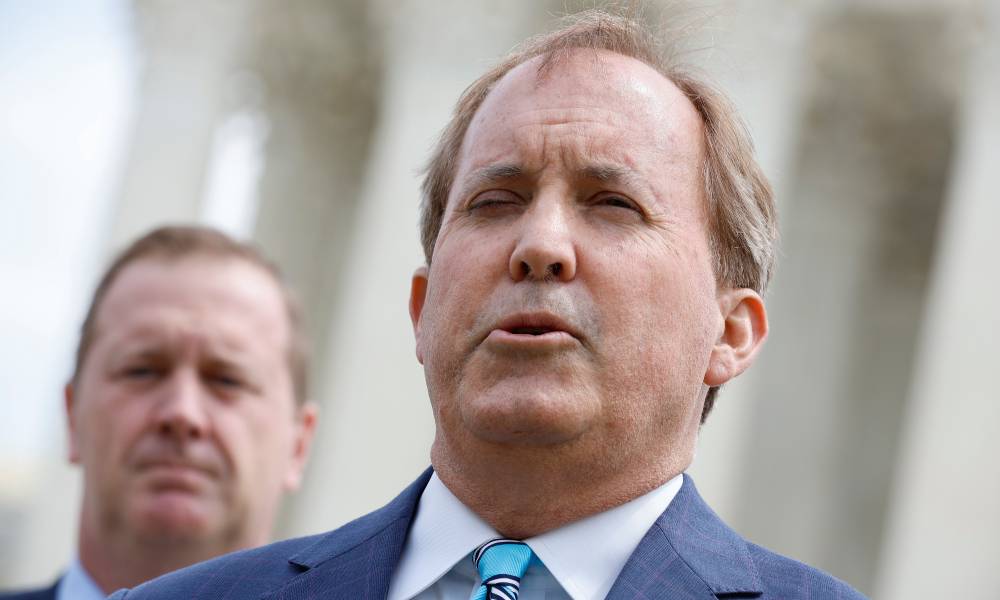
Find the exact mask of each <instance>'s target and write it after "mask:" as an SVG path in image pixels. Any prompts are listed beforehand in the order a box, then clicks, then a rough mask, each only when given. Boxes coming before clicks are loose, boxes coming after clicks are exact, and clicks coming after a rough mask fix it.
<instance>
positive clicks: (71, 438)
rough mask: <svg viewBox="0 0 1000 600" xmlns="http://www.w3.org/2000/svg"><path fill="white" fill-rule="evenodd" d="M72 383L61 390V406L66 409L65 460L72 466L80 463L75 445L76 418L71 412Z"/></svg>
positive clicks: (77, 447) (78, 447)
mask: <svg viewBox="0 0 1000 600" xmlns="http://www.w3.org/2000/svg"><path fill="white" fill-rule="evenodd" d="M73 400H74V398H73V382H69V383H67V384H66V386H65V387H64V388H63V406H64V407H65V409H66V447H67V458H68V459H69V462H71V463H73V464H79V463H80V445H79V444H78V443H77V435H78V434H77V432H76V416H75V413H74V412H73Z"/></svg>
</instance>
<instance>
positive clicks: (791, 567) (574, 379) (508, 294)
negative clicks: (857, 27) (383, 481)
mask: <svg viewBox="0 0 1000 600" xmlns="http://www.w3.org/2000/svg"><path fill="white" fill-rule="evenodd" d="M655 48H656V40H655V39H653V37H652V36H651V35H650V34H648V33H646V32H645V30H643V29H642V28H641V27H640V26H639V25H638V24H637V23H635V22H633V21H630V20H629V19H626V18H622V17H618V16H614V15H609V14H607V13H603V12H599V11H591V12H587V13H584V14H582V15H579V16H577V17H575V18H574V19H573V20H572V21H570V22H569V24H567V25H566V26H565V27H563V28H562V29H560V30H559V31H556V32H554V33H551V34H548V35H546V36H543V37H541V38H538V39H534V40H531V41H529V42H528V43H527V44H525V45H524V46H523V47H522V48H521V49H519V50H518V51H516V52H515V53H514V54H512V55H511V56H509V57H508V58H507V59H505V60H504V61H503V62H502V63H501V64H500V65H499V66H497V67H496V68H494V69H493V70H491V71H490V72H489V73H487V74H486V75H484V76H483V77H481V78H480V79H479V80H477V81H476V82H474V83H473V84H472V86H470V88H469V89H468V90H466V92H465V94H464V95H463V96H462V98H461V100H460V101H459V103H458V106H457V108H456V112H455V115H454V117H453V119H452V121H451V122H450V123H449V125H448V126H447V127H446V129H445V132H444V134H443V136H442V139H441V140H440V142H439V144H438V146H437V149H436V151H435V153H434V156H433V158H432V161H431V163H430V166H429V169H428V173H427V177H426V180H425V182H424V186H423V191H424V203H423V207H422V210H423V213H422V241H423V244H424V251H425V254H426V259H427V265H426V266H425V267H422V268H421V269H419V270H418V271H417V272H416V274H415V275H414V277H413V280H412V287H411V296H410V314H411V317H412V320H413V326H414V332H415V337H416V354H417V358H418V360H419V361H420V362H421V363H422V364H423V366H424V370H425V376H426V380H427V388H428V392H429V396H430V399H431V405H432V410H433V412H434V417H435V422H436V435H435V440H434V444H433V447H432V450H431V462H432V464H433V470H429V471H428V472H426V473H424V474H423V475H422V476H421V477H420V478H419V479H418V480H417V481H416V482H415V483H414V484H412V485H411V486H410V487H409V488H408V489H407V490H405V491H404V492H403V493H402V494H401V495H400V496H399V497H397V498H396V499H395V500H394V501H393V502H391V503H390V504H389V505H387V506H386V507H384V508H382V509H381V510H379V511H376V512H374V513H372V514H369V515H367V516H365V517H362V518H360V519H358V520H356V521H354V522H352V523H349V524H348V525H346V526H344V527H342V528H340V529H338V530H336V531H333V532H330V533H327V534H324V535H319V536H315V537H311V538H304V539H298V540H291V541H286V542H281V543H278V544H274V545H271V546H268V547H266V548H263V549H259V550H253V551H248V552H242V553H238V554H235V555H231V556H228V557H224V558H221V559H217V560H213V561H210V562H208V563H204V564H201V565H197V566H195V567H192V568H190V569H186V570H184V571H181V572H179V573H174V574H171V575H167V576H165V577H163V578H160V579H158V580H156V581H154V582H151V583H148V584H145V585H143V586H140V587H139V588H137V589H135V590H134V591H132V592H124V591H123V592H121V593H119V595H118V596H116V598H128V599H130V600H146V599H160V598H178V599H179V598H184V599H189V598H206V599H207V598H260V599H275V600H277V599H310V598H317V599H318V598H350V599H358V598H365V599H382V598H389V599H390V600H401V599H408V598H418V599H430V598H448V599H460V600H466V599H468V598H474V599H476V600H478V599H485V598H491V599H503V600H512V599H515V598H521V599H522V600H531V599H533V598H573V599H577V600H579V599H583V598H586V599H593V598H605V597H607V598H664V599H666V598H670V599H687V598H690V599H695V598H697V599H705V600H708V599H711V598H717V597H727V598H736V597H741V598H750V597H755V598H765V599H779V598H780V599H783V600H787V599H795V598H812V599H818V598H859V597H861V596H860V594H858V593H857V592H856V591H854V590H852V589H851V588H850V587H849V586H848V585H846V584H844V583H842V582H840V581H838V580H836V579H834V578H833V577H830V576H829V575H826V574H824V573H822V572H820V571H817V570H815V569H812V568H810V567H807V566H805V565H803V564H801V563H797V562H795V561H793V560H790V559H787V558H783V557H780V556H778V555H776V554H773V553H771V552H769V551H767V550H765V549H763V548H761V547H759V546H756V545H754V544H752V543H749V542H747V541H745V540H743V539H742V538H741V537H740V536H739V535H737V534H736V533H735V532H733V531H732V530H731V529H729V528H728V527H727V526H726V525H725V524H723V523H722V522H721V521H720V520H719V519H718V517H716V516H715V514H714V513H713V512H712V511H711V510H710V509H709V508H708V506H706V505H705V503H704V502H703V501H702V500H701V498H700V497H699V495H698V493H697V491H696V490H695V487H694V484H693V482H692V481H691V479H690V478H688V477H687V476H686V475H684V470H685V469H686V468H687V467H688V465H689V464H690V463H691V460H692V458H693V455H694V449H695V443H696V440H697V437H698V430H699V427H700V425H701V423H702V422H703V421H704V419H705V418H706V417H707V415H708V413H709V411H710V410H711V408H712V404H713V402H714V399H715V395H716V393H717V391H718V388H719V387H720V386H721V385H723V384H724V383H726V382H727V381H729V380H730V379H732V378H733V377H735V376H737V375H738V374H740V373H741V372H742V371H744V370H745V369H746V368H747V367H749V366H750V364H751V362H752V361H753V359H754V356H755V355H756V353H757V351H758V350H759V348H760V346H761V344H762V342H763V341H764V338H765V337H766V335H767V317H766V313H765V309H764V303H763V300H762V294H763V292H764V289H765V287H766V285H767V282H768V279H769V278H770V274H771V270H772V264H773V257H774V244H775V239H776V235H777V234H776V227H775V214H774V207H773V203H772V196H771V191H770V188H769V186H768V183H767V181H766V179H765V178H764V176H763V175H762V173H761V172H760V169H759V167H758V166H757V164H756V162H755V161H754V158H753V154H752V149H751V144H750V140H749V139H748V137H747V134H746V132H745V130H744V129H743V127H742V126H741V125H740V123H739V120H738V118H737V117H736V115H735V114H734V113H733V112H732V109H731V107H730V105H729V104H728V103H727V102H726V101H725V100H724V98H723V97H722V96H721V95H719V94H718V93H717V92H715V91H713V90H712V89H711V88H710V87H708V86H706V85H705V84H704V83H703V82H701V81H700V80H698V79H696V78H693V77H691V76H689V75H687V74H685V72H684V71H682V70H680V69H679V68H678V67H677V66H676V65H673V64H671V63H668V62H665V61H663V60H662V59H660V58H659V54H658V53H657V52H656V51H655Z"/></svg>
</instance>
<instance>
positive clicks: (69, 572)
mask: <svg viewBox="0 0 1000 600" xmlns="http://www.w3.org/2000/svg"><path fill="white" fill-rule="evenodd" d="M112 591H114V590H112ZM106 597H107V594H105V593H104V592H102V591H101V588H99V587H97V584H96V583H94V580H93V579H92V578H91V577H90V574H89V573H87V571H86V569H84V568H83V565H81V564H80V559H78V558H74V559H73V562H71V563H70V564H69V568H68V569H66V574H65V575H63V576H62V579H60V580H59V586H58V587H57V588H56V600H104V598H106Z"/></svg>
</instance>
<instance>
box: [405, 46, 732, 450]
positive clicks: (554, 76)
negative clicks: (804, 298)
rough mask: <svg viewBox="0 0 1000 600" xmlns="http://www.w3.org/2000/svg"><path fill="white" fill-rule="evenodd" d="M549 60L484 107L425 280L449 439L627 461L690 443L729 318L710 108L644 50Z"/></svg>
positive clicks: (423, 333) (424, 326)
mask: <svg viewBox="0 0 1000 600" xmlns="http://www.w3.org/2000/svg"><path fill="white" fill-rule="evenodd" d="M536 66H537V59H536V60H535V61H530V62H528V63H526V64H524V65H521V66H519V67H518V68H516V69H514V70H513V71H512V72H511V73H509V74H508V75H507V76H506V77H505V78H504V79H503V80H501V82H499V83H498V85H497V86H496V88H495V89H494V90H493V91H492V92H491V93H490V95H489V96H488V97H487V99H486V100H485V102H484V104H483V106H482V107H481V108H480V109H479V111H478V113H477V114H476V116H475V118H474V119H473V121H472V123H471V126H470V128H469V130H468V132H467V134H466V137H465V140H464V144H463V147H462V153H461V155H460V157H459V165H458V169H457V174H456V179H455V184H454V186H453V188H452V191H451V195H450V198H449V201H448V206H447V209H446V213H445V216H444V223H443V225H442V228H441V231H440V234H439V236H438V238H437V243H436V246H435V250H434V255H433V261H432V264H431V266H430V269H429V273H428V279H427V288H426V294H421V292H420V290H419V283H420V281H419V278H418V280H417V284H416V285H415V288H414V289H415V298H416V300H415V306H416V307H417V310H416V311H415V313H416V315H417V318H416V319H415V321H416V330H417V353H418V358H420V359H421V362H422V363H423V364H424V366H425V370H426V376H427V382H428V389H429V392H430V397H431V399H432V403H433V405H434V410H435V418H436V420H437V425H438V438H437V440H436V443H435V444H436V451H438V450H439V449H440V446H441V445H442V444H443V445H445V446H448V447H450V448H452V451H460V450H463V449H465V450H468V449H469V448H471V447H473V446H474V445H476V444H480V445H481V444H482V443H483V442H486V443H487V444H489V443H497V444H502V445H503V446H504V447H507V448H510V447H511V445H512V444H513V445H525V444H526V445H546V446H547V447H549V448H552V449H555V448H557V447H561V448H567V447H568V448H572V451H571V455H572V456H573V457H574V458H573V460H580V459H581V457H582V458H583V461H582V462H583V463H586V464H589V465H593V464H594V463H600V464H601V465H602V466H603V468H609V469H613V468H617V467H616V465H620V464H623V463H627V462H629V461H632V464H635V461H636V460H639V459H637V458H636V457H638V456H640V455H643V454H645V455H646V456H650V455H652V456H664V453H666V452H678V451H680V453H681V454H684V453H689V452H690V451H691V449H692V447H693V443H694V439H695V437H696V432H697V428H698V422H699V414H700V410H701V399H702V398H703V395H704V392H705V390H706V386H705V385H704V379H705V373H706V369H707V368H708V361H709V358H710V354H711V349H712V347H713V344H714V342H715V340H716V339H718V337H719V335H720V334H721V332H722V326H723V320H722V317H721V316H720V312H719V307H718V305H717V302H716V284H715V278H714V274H713V269H712V264H713V263H712V255H711V252H710V248H709V242H708V227H707V223H706V210H705V205H704V203H705V201H704V197H703V192H702V177H701V166H702V163H703V156H704V150H703V141H702V139H703V138H702V131H701V121H700V118H699V116H698V115H697V113H696V112H695V110H694V108H693V106H692V105H691V104H690V102H689V101H688V100H687V99H686V98H685V97H684V96H683V94H682V93H681V92H680V91H679V90H678V89H677V88H676V87H675V86H674V85H673V84H672V83H670V82H669V81H667V80H666V79H664V78H663V77H662V76H660V75H659V74H658V73H656V72H655V71H654V70H652V69H650V68H649V67H647V66H646V65H643V64H642V63H640V62H638V61H635V60H632V59H629V58H625V57H622V56H619V55H615V54H610V53H601V54H598V55H595V54H594V53H588V52H581V53H578V54H576V55H575V56H573V57H572V58H571V59H570V60H569V61H568V62H566V63H562V64H557V65H556V66H555V68H554V69H553V70H552V71H550V72H549V73H548V74H547V75H546V76H544V77H541V78H540V77H539V76H538V74H537V71H536ZM554 265H558V266H554ZM421 301H423V304H422V305H421ZM684 466H686V464H685V465H684Z"/></svg>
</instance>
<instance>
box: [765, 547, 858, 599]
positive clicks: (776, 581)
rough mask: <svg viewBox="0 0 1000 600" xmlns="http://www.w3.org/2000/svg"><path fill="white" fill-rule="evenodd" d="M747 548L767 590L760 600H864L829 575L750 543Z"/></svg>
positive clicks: (849, 587)
mask: <svg viewBox="0 0 1000 600" xmlns="http://www.w3.org/2000/svg"><path fill="white" fill-rule="evenodd" d="M747 547H748V548H749V549H750V555H751V556H752V557H753V561H754V564H755V565H756V566H757V569H758V573H759V575H760V578H761V580H762V582H763V584H764V585H763V587H764V590H766V591H765V594H764V596H763V598H783V599H794V598H810V599H812V600H867V597H866V596H864V595H863V594H862V593H861V592H859V591H857V590H856V589H854V588H852V587H851V586H850V585H848V584H847V583H845V582H844V581H841V580H840V579H837V578H836V577H834V576H833V575H830V574H829V573H825V572H823V571H820V570H819V569H817V568H815V567H811V566H809V565H807V564H805V563H801V562H799V561H797V560H794V559H791V558H788V557H786V556H782V555H780V554H777V553H775V552H771V551H770V550H768V549H767V548H763V547H761V546H758V545H757V544H754V543H751V542H747Z"/></svg>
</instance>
